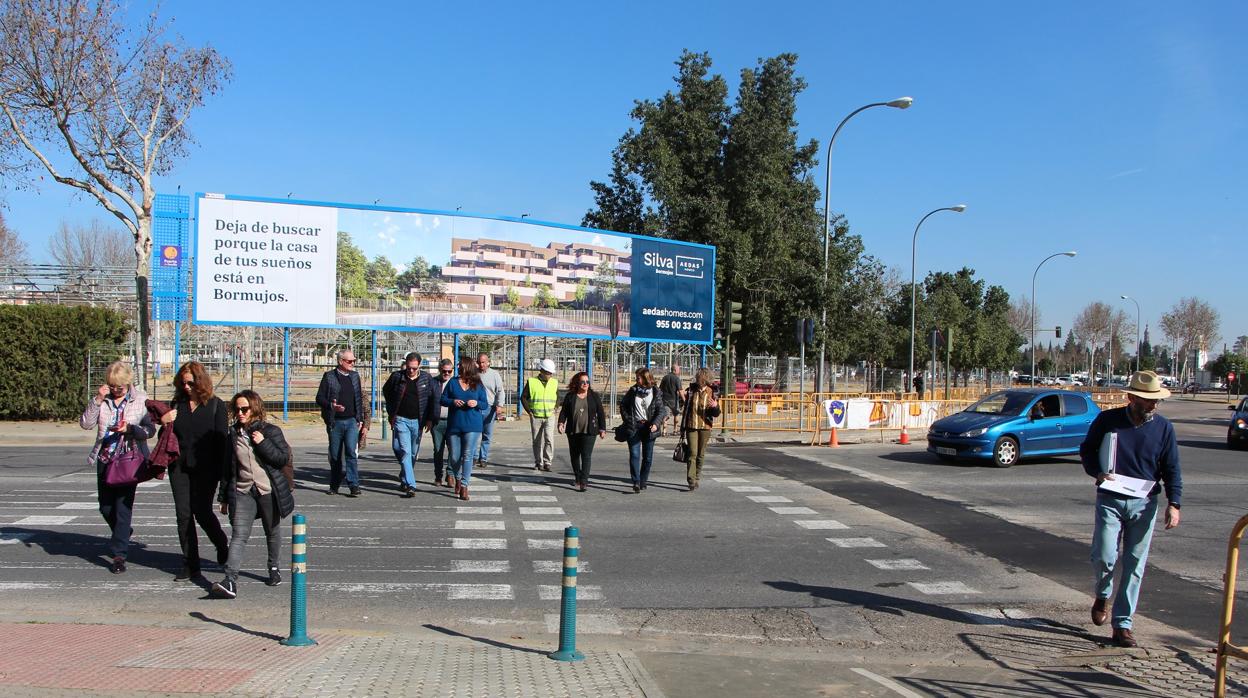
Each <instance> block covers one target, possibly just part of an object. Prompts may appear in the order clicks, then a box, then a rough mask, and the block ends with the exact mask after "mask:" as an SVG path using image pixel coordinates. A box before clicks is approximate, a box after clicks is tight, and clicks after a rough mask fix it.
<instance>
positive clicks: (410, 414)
mask: <svg viewBox="0 0 1248 698" xmlns="http://www.w3.org/2000/svg"><path fill="white" fill-rule="evenodd" d="M422 363H423V360H422V358H421V356H420V354H418V353H416V352H412V353H410V354H408V355H407V360H406V361H405V362H404V363H403V368H402V369H400V370H398V371H395V372H394V373H392V374H390V378H388V379H387V380H386V383H385V385H383V386H382V387H381V394H382V395H383V396H384V397H385V398H386V413H387V414H388V415H389V416H390V417H389V418H390V428H391V429H393V430H394V439H393V440H392V441H391V442H390V445H391V446H392V447H393V448H394V457H395V458H396V459H398V461H399V468H400V469H399V490H400V491H401V492H402V495H400V496H402V497H404V498H411V497H413V496H415V493H416V477H415V474H414V473H413V471H412V465H413V463H414V462H415V461H416V457H417V456H418V455H419V454H420V434H421V431H422V430H423V431H430V430H432V429H433V427H434V425H435V424H437V423H438V412H439V409H440V406H439V405H438V402H437V400H438V397H439V391H438V389H437V386H436V385H434V382H433V378H432V377H431V376H430V375H429V374H428V373H426V372H425V371H424V369H423V368H421V364H422Z"/></svg>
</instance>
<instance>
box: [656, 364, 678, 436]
mask: <svg viewBox="0 0 1248 698" xmlns="http://www.w3.org/2000/svg"><path fill="white" fill-rule="evenodd" d="M681 388H682V386H681V384H680V366H678V365H676V364H672V369H671V370H670V371H668V372H667V375H666V376H663V380H661V381H659V395H661V396H662V397H663V406H664V407H666V408H667V413H668V414H669V415H671V416H672V431H674V432H676V433H677V434H679V433H680V424H678V421H679V417H680V396H681ZM660 429H661V430H662V433H664V434H666V433H667V422H666V421H664V422H663V425H662V426H661V427H660Z"/></svg>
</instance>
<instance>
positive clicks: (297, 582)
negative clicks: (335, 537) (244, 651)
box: [281, 514, 316, 647]
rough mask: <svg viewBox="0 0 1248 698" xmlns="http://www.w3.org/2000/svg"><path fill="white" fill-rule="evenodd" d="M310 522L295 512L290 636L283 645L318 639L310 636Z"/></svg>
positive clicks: (310, 643)
mask: <svg viewBox="0 0 1248 698" xmlns="http://www.w3.org/2000/svg"><path fill="white" fill-rule="evenodd" d="M307 576H308V523H307V519H305V518H304V516H303V514H295V518H294V519H293V535H291V537H290V637H288V638H286V639H285V640H282V641H281V643H282V644H283V645H287V646H291V647H306V646H307V645H315V644H316V640H313V639H312V638H310V637H308V579H307Z"/></svg>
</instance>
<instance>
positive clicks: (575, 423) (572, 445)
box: [559, 371, 607, 492]
mask: <svg viewBox="0 0 1248 698" xmlns="http://www.w3.org/2000/svg"><path fill="white" fill-rule="evenodd" d="M606 426H607V415H606V411H605V410H603V409H602V400H601V399H600V398H599V397H598V393H596V392H594V389H593V388H591V387H590V385H589V374H588V373H586V372H584V371H581V372H579V373H577V374H576V375H575V376H572V381H571V382H570V383H568V392H567V393H565V394H564V396H563V404H562V405H561V406H560V408H559V433H560V434H567V435H568V459H569V460H571V461H572V478H573V479H574V480H575V481H576V489H578V490H580V491H581V492H584V491H585V488H586V487H587V486H588V483H589V466H590V458H591V457H592V456H593V454H594V437H595V436H596V437H598V438H600V439H601V438H603V437H605V436H606V435H607V428H606Z"/></svg>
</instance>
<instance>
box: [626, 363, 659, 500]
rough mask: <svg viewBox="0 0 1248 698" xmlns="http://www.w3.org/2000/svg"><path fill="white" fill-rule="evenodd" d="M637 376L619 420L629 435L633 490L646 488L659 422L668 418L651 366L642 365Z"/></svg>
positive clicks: (638, 490)
mask: <svg viewBox="0 0 1248 698" xmlns="http://www.w3.org/2000/svg"><path fill="white" fill-rule="evenodd" d="M636 375H637V382H636V383H635V384H634V385H633V386H632V387H631V388H629V389H628V392H626V393H624V397H622V398H620V420H621V421H622V422H623V425H624V428H625V430H626V431H627V432H628V434H629V437H628V470H629V472H630V473H631V474H632V477H633V492H634V493H637V492H640V491H642V490H644V489H646V483H647V482H648V481H649V480H650V466H651V464H653V462H654V439H655V437H656V436H658V433H659V425H661V424H663V420H664V419H667V407H666V406H665V405H664V404H663V399H662V397H660V396H659V394H658V392H659V391H658V390H657V388H656V386H655V383H654V376H653V375H651V374H650V369H648V368H639V369H637V371H636Z"/></svg>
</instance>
